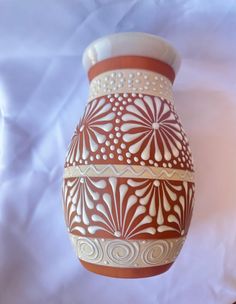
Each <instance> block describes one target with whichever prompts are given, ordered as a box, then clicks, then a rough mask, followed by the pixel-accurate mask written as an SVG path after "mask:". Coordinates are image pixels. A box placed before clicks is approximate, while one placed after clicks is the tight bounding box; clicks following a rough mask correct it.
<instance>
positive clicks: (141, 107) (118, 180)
mask: <svg viewBox="0 0 236 304" xmlns="http://www.w3.org/2000/svg"><path fill="white" fill-rule="evenodd" d="M83 64H84V67H85V69H86V71H87V73H88V77H89V80H90V86H89V98H88V103H87V105H86V108H85V112H84V115H83V117H82V118H81V120H80V122H79V123H78V125H77V127H76V130H75V133H74V135H73V137H72V140H71V144H70V146H69V150H68V153H67V157H66V161H65V172H64V184H63V201H64V211H65V219H66V224H67V227H68V231H69V235H70V238H71V241H72V243H73V246H74V248H75V251H76V254H77V256H78V258H79V260H80V261H81V263H82V265H83V266H84V267H86V268H87V269H88V270H90V271H92V272H95V273H98V274H102V275H106V276H111V277H120V278H141V277H148V276H153V275H158V274H161V273H163V272H165V271H167V270H168V269H169V268H170V266H171V265H172V264H173V262H174V261H175V259H176V257H177V256H178V254H179V252H180V250H181V248H182V246H183V244H184V241H185V239H186V235H187V232H188V229H189V224H190V220H191V216H192V210H193V198H194V169H193V163H192V156H191V152H190V148H189V144H188V140H187V137H186V134H185V132H184V130H183V127H182V124H181V122H180V119H179V117H178V115H177V113H176V111H175V107H174V101H173V92H172V84H173V81H174V79H175V76H176V73H177V71H178V69H179V66H180V57H179V55H178V53H177V52H176V50H175V49H174V48H173V47H172V46H171V45H170V44H169V43H168V42H166V41H165V40H163V39H161V38H160V37H157V36H154V35H149V34H144V33H121V34H114V35H111V36H106V37H103V38H100V39H98V40H96V41H94V42H93V43H92V44H90V45H89V46H88V47H87V49H86V50H85V52H84V55H83Z"/></svg>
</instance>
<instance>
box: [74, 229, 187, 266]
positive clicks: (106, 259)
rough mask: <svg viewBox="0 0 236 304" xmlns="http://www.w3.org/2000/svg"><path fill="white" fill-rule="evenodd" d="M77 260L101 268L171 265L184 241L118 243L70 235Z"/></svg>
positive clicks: (183, 239)
mask: <svg viewBox="0 0 236 304" xmlns="http://www.w3.org/2000/svg"><path fill="white" fill-rule="evenodd" d="M70 238H71V241H72V244H73V246H74V248H75V250H76V254H77V256H78V258H79V259H81V260H83V261H86V262H89V263H93V264H97V265H104V266H111V267H119V268H139V267H140V268H142V267H150V266H160V265H165V264H169V263H172V262H173V261H174V260H175V259H176V257H177V256H178V255H179V252H180V250H181V248H182V246H183V244H184V241H185V237H181V238H174V239H158V240H122V239H102V238H88V237H80V236H75V235H72V234H70Z"/></svg>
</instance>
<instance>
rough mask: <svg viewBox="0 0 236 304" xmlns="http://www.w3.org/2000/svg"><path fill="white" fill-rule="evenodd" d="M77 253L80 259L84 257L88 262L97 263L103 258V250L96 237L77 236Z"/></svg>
mask: <svg viewBox="0 0 236 304" xmlns="http://www.w3.org/2000/svg"><path fill="white" fill-rule="evenodd" d="M77 255H78V257H79V258H80V259H82V260H83V259H86V261H88V262H90V263H99V262H100V261H101V260H102V258H103V250H102V248H101V246H100V243H99V241H98V240H96V239H95V240H92V239H89V238H78V240H77Z"/></svg>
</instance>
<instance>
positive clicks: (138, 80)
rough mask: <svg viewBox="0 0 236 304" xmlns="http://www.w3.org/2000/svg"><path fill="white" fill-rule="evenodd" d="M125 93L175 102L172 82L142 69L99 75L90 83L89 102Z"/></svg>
mask: <svg viewBox="0 0 236 304" xmlns="http://www.w3.org/2000/svg"><path fill="white" fill-rule="evenodd" d="M124 93H138V94H147V95H153V96H158V97H163V98H165V99H167V100H169V101H171V102H173V92H172V83H171V81H170V80H169V79H168V78H166V77H165V76H163V75H161V74H159V73H155V72H152V71H149V70H142V69H119V70H112V71H108V72H104V73H101V74H99V75H98V76H96V77H95V78H94V79H93V80H92V81H91V83H90V86H89V99H88V101H91V100H93V99H95V98H98V97H101V96H104V95H110V94H124Z"/></svg>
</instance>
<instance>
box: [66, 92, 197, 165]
mask: <svg viewBox="0 0 236 304" xmlns="http://www.w3.org/2000/svg"><path fill="white" fill-rule="evenodd" d="M107 163H109V164H128V165H140V166H154V167H163V168H176V169H185V170H190V171H193V163H192V157H191V152H190V149H189V145H188V141H187V138H186V135H185V133H184V130H183V128H182V125H181V123H180V121H179V118H178V116H177V115H176V113H175V109H174V106H173V104H172V103H171V102H169V101H167V100H165V99H163V98H160V97H157V96H149V95H142V94H135V93H132V94H131V93H130V94H126V93H124V94H120V95H119V94H113V95H108V96H105V97H100V98H97V99H94V100H92V101H91V102H90V103H88V105H87V107H86V110H85V114H84V116H83V118H82V119H81V121H80V123H79V125H78V126H77V128H76V131H75V134H74V136H73V138H72V142H71V145H70V147H69V151H68V154H67V158H66V163H65V167H69V166H71V165H75V166H76V165H87V164H107Z"/></svg>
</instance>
